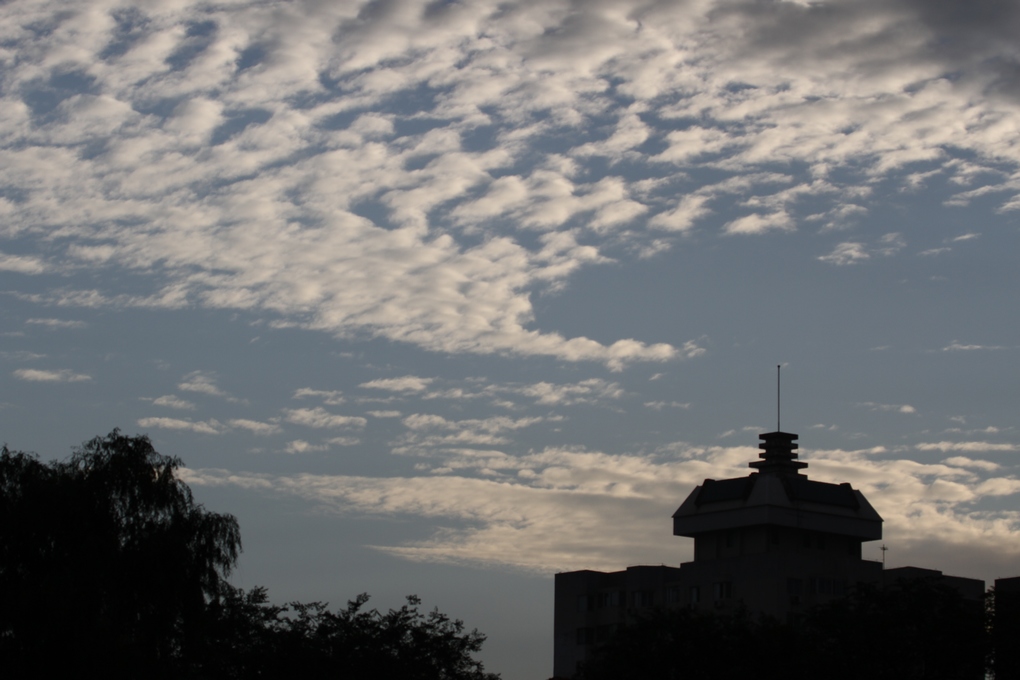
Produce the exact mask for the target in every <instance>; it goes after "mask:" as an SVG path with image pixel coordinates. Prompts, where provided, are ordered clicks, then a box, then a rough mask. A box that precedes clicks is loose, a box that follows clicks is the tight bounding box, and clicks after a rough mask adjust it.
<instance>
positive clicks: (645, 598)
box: [632, 590, 653, 607]
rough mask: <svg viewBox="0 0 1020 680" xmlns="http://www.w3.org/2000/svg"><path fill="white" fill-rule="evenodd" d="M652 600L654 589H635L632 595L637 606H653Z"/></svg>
mask: <svg viewBox="0 0 1020 680" xmlns="http://www.w3.org/2000/svg"><path fill="white" fill-rule="evenodd" d="M652 600H653V598H652V591H650V590H635V591H634V594H633V596H632V602H633V603H634V606H635V607H651V606H652Z"/></svg>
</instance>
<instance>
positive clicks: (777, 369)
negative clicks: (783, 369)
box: [776, 364, 783, 432]
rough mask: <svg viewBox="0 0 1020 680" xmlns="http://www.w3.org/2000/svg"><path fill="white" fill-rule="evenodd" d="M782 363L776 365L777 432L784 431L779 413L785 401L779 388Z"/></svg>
mask: <svg viewBox="0 0 1020 680" xmlns="http://www.w3.org/2000/svg"><path fill="white" fill-rule="evenodd" d="M781 365H782V364H779V365H777V366H776V432H782V431H783V428H782V427H780V426H779V415H780V410H779V409H780V407H781V405H782V403H783V402H782V399H781V395H780V389H779V388H780V377H779V366H781Z"/></svg>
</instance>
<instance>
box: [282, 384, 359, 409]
mask: <svg viewBox="0 0 1020 680" xmlns="http://www.w3.org/2000/svg"><path fill="white" fill-rule="evenodd" d="M305 397H318V398H320V399H322V401H323V403H324V404H326V405H327V406H336V405H338V404H342V403H344V402H345V401H347V400H346V399H344V396H343V393H342V392H341V391H340V390H313V389H312V388H310V387H302V388H300V389H298V390H295V391H294V398H295V399H303V398H305Z"/></svg>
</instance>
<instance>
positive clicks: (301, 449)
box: [284, 439, 329, 453]
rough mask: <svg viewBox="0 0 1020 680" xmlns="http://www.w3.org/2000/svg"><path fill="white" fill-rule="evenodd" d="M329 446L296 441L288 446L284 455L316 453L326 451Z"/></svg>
mask: <svg viewBox="0 0 1020 680" xmlns="http://www.w3.org/2000/svg"><path fill="white" fill-rule="evenodd" d="M328 449H329V446H328V445H326V444H309V443H308V442H306V441H305V440H304V439H295V440H294V441H292V442H289V443H288V444H287V447H286V448H285V449H284V453H314V452H315V451H326V450H328Z"/></svg>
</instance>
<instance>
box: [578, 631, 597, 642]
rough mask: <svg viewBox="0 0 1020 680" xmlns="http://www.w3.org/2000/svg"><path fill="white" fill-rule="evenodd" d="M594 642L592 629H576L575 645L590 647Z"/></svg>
mask: <svg viewBox="0 0 1020 680" xmlns="http://www.w3.org/2000/svg"><path fill="white" fill-rule="evenodd" d="M593 642H595V629H594V628H578V629H577V644H579V645H590V644H592V643H593Z"/></svg>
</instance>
